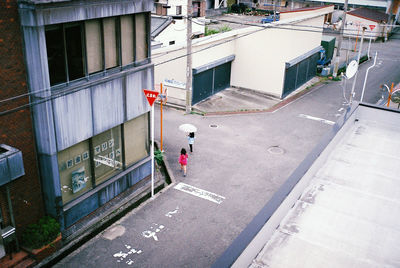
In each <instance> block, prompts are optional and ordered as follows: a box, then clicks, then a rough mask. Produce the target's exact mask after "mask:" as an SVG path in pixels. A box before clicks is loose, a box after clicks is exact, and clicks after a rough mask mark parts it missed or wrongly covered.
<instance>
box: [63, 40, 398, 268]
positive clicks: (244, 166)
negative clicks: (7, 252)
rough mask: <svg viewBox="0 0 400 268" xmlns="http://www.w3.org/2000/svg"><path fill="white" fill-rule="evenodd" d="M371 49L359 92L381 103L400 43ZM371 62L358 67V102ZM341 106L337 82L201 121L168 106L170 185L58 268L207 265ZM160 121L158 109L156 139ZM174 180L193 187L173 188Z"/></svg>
mask: <svg viewBox="0 0 400 268" xmlns="http://www.w3.org/2000/svg"><path fill="white" fill-rule="evenodd" d="M376 49H377V50H378V51H379V55H378V58H379V60H378V63H379V66H378V67H376V68H375V69H373V70H371V71H370V77H369V79H368V87H367V90H366V95H365V96H366V99H365V100H366V101H367V102H370V103H376V101H378V100H379V99H380V97H381V90H380V89H379V85H380V84H382V83H386V84H390V83H391V82H399V80H400V68H398V67H397V66H398V63H399V61H400V57H399V55H400V40H393V41H390V42H387V43H376V44H373V49H372V51H374V50H376ZM370 64H372V62H369V63H366V64H363V65H362V66H361V67H360V73H359V75H358V81H357V87H356V95H355V100H358V99H359V98H360V91H361V89H362V83H363V81H364V75H365V70H366V69H367V67H368V66H369V65H370ZM350 83H351V80H350V81H349V82H348V84H347V86H348V88H347V89H346V90H345V91H346V92H347V93H346V94H347V95H348V92H349V89H351V87H350V86H349V84H350ZM346 107H347V104H346V101H345V100H344V98H343V90H342V87H341V82H329V83H328V84H323V85H320V86H316V87H314V88H313V89H312V90H310V91H309V92H308V93H307V94H305V95H303V96H302V97H300V98H298V99H296V100H295V101H293V102H291V103H289V104H287V105H286V106H284V107H281V108H280V109H278V110H276V111H275V112H270V113H255V114H239V115H230V116H209V117H203V116H200V115H195V114H191V115H185V114H184V112H183V111H179V110H175V109H172V108H166V109H164V116H163V117H164V139H163V140H164V150H165V154H166V156H167V160H168V163H169V165H170V167H171V169H172V172H173V174H174V176H175V179H176V183H175V184H174V185H172V186H171V187H170V188H168V189H165V190H163V191H162V193H160V194H158V195H157V197H156V198H155V199H154V200H151V201H149V202H146V203H145V204H143V205H141V206H140V207H139V208H137V209H136V210H134V211H132V212H130V213H128V214H127V215H126V216H125V217H123V218H122V219H121V220H119V221H118V222H116V223H115V224H113V225H112V226H110V227H109V228H107V229H106V230H105V231H103V232H102V233H100V234H99V235H97V236H96V237H94V238H93V239H92V240H90V241H89V242H87V243H86V244H84V245H83V246H82V247H80V248H79V249H77V250H76V251H75V252H73V253H72V254H70V255H69V256H67V257H66V258H64V259H63V260H62V261H61V262H59V263H58V264H57V265H56V267H84V266H86V267H209V266H210V265H211V264H212V263H213V262H214V261H215V260H216V259H217V258H218V256H220V255H221V254H222V253H223V252H224V250H225V249H226V248H227V247H228V246H229V244H230V243H231V242H232V241H233V240H234V239H235V238H236V236H237V235H238V234H239V233H240V232H241V231H242V230H243V228H244V227H245V226H246V225H247V224H248V223H249V222H250V221H251V220H252V218H253V217H254V216H255V215H256V214H257V213H258V211H259V210H260V209H261V208H262V207H263V206H264V204H265V203H266V202H267V201H268V200H269V199H270V198H271V196H272V195H273V193H274V192H275V191H276V190H277V189H278V188H279V186H280V185H282V183H283V182H284V181H285V180H286V178H287V177H288V176H289V175H290V174H291V172H292V171H293V170H294V169H295V168H296V167H297V166H298V164H299V163H300V162H301V161H302V160H303V159H304V158H305V156H306V155H307V154H308V153H309V152H310V151H311V150H312V148H313V147H314V146H315V145H316V144H318V142H319V140H320V139H321V137H322V136H323V135H324V134H325V133H327V132H328V131H329V130H330V128H331V127H332V124H333V122H335V121H336V120H337V118H338V117H340V116H341V115H342V114H343V112H344V109H345V108H346ZM183 123H192V124H194V125H196V126H197V127H198V132H197V133H196V141H195V144H194V153H193V154H190V155H189V164H188V176H187V177H183V176H182V174H181V173H180V171H179V167H178V163H177V161H178V156H179V151H180V149H181V148H182V147H184V148H187V140H186V137H185V135H184V133H182V132H180V131H179V130H178V126H179V125H180V124H183ZM158 124H159V110H158V108H157V109H156V137H157V139H158V140H159V139H160V134H159V127H158ZM180 182H183V183H185V184H187V185H189V186H186V188H185V186H184V185H183V187H181V188H180V190H178V189H175V188H174V187H175V186H176V185H178V184H179V183H180ZM180 186H182V184H181V185H180ZM190 186H194V187H197V188H198V189H197V190H196V189H194V188H190ZM182 189H183V190H184V189H186V190H188V189H189V190H191V192H192V194H189V193H187V192H184V191H182ZM199 189H201V190H199ZM205 191H208V192H205Z"/></svg>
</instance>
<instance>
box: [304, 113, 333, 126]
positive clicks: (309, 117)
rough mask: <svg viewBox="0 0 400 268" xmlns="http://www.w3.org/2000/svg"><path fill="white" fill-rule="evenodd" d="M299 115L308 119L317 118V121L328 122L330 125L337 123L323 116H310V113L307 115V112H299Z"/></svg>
mask: <svg viewBox="0 0 400 268" xmlns="http://www.w3.org/2000/svg"><path fill="white" fill-rule="evenodd" d="M299 117H302V118H307V119H311V120H315V121H319V122H322V123H325V124H328V125H334V124H335V122H333V121H329V120H326V119H323V118H318V117H314V116H310V115H306V114H299Z"/></svg>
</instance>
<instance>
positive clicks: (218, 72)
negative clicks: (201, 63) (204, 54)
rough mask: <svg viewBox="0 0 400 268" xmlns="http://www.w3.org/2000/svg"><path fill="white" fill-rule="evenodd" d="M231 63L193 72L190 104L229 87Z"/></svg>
mask: <svg viewBox="0 0 400 268" xmlns="http://www.w3.org/2000/svg"><path fill="white" fill-rule="evenodd" d="M230 83H231V61H229V62H225V63H223V64H221V65H218V66H214V67H211V68H210V69H207V70H201V71H200V72H194V74H193V94H192V95H193V96H192V104H196V103H198V102H199V101H202V100H204V99H206V98H208V97H210V96H212V95H214V94H215V93H217V92H219V91H221V90H223V89H225V88H228V87H230Z"/></svg>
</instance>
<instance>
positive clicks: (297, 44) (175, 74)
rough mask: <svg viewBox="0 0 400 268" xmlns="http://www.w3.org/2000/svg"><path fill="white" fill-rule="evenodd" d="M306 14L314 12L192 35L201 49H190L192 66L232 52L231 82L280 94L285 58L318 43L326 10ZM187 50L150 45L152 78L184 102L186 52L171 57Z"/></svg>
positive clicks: (287, 59)
mask: <svg viewBox="0 0 400 268" xmlns="http://www.w3.org/2000/svg"><path fill="white" fill-rule="evenodd" d="M318 14H319V13H318ZM310 16H314V15H313V14H311V15H308V18H307V17H303V18H302V19H300V20H297V21H296V22H295V23H294V24H293V25H280V24H283V23H285V22H284V21H280V22H278V23H276V24H277V27H271V25H270V26H268V28H265V29H262V28H260V27H256V26H251V27H247V28H242V29H239V30H234V31H230V32H226V33H222V34H217V35H211V36H207V37H203V38H199V39H195V40H193V48H192V50H193V51H194V52H196V51H199V52H198V53H194V54H193V55H192V61H193V68H197V67H200V66H203V65H206V64H209V63H211V62H213V61H216V60H218V59H223V58H225V57H228V56H231V55H235V59H234V61H233V62H232V69H231V85H232V86H234V87H240V88H244V89H250V90H255V91H259V92H262V93H265V94H269V95H273V96H276V97H282V93H283V86H284V85H283V84H284V74H285V63H286V62H288V61H290V60H293V59H295V58H296V57H299V56H301V55H303V54H305V53H307V52H309V51H310V50H312V49H314V48H316V47H318V46H319V45H320V43H321V38H322V26H323V22H324V14H322V15H320V16H317V17H315V16H314V17H313V18H310ZM291 20H296V19H291ZM288 21H289V20H288ZM301 26H307V27H308V26H316V27H317V28H315V29H321V30H320V31H301V30H302V29H309V28H306V27H301ZM318 27H319V28H318ZM291 28H292V29H293V30H290V29H291ZM240 36H242V37H240ZM238 37H240V38H238ZM217 44H219V45H217ZM202 49H204V50H203V51H200V50H202ZM185 54H186V47H184V46H179V45H176V46H170V47H167V48H160V49H156V50H153V51H152V60H153V62H154V63H155V70H154V79H155V81H154V82H155V84H159V83H161V82H163V83H164V87H166V88H168V99H169V101H171V102H172V101H175V102H180V104H184V101H185V96H186V94H185V86H186V85H185V84H186V56H184V57H181V58H179V59H175V60H171V59H174V58H176V57H179V56H183V55H185ZM169 60H170V61H169ZM164 61H165V62H166V61H168V62H166V63H163V62H164Z"/></svg>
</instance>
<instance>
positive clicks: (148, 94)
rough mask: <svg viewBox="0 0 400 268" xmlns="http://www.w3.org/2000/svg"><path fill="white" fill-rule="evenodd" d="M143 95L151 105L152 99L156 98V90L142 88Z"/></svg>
mask: <svg viewBox="0 0 400 268" xmlns="http://www.w3.org/2000/svg"><path fill="white" fill-rule="evenodd" d="M143 92H144V95H145V96H146V98H147V101H148V102H149V104H150V106H153V103H154V101H155V100H156V99H157V96H158V92H157V91H153V90H147V89H143Z"/></svg>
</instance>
